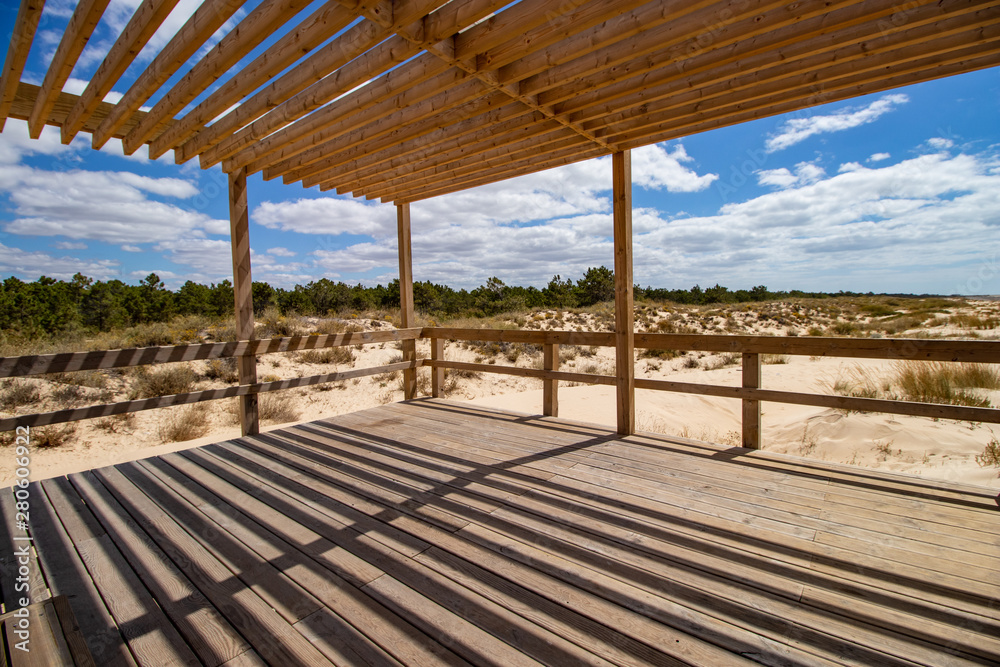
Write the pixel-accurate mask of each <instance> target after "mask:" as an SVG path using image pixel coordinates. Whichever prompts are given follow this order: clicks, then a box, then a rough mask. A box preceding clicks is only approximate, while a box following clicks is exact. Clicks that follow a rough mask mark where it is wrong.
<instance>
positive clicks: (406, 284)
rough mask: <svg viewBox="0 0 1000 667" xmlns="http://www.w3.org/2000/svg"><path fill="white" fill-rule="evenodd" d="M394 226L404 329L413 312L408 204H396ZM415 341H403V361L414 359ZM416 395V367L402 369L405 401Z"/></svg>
mask: <svg viewBox="0 0 1000 667" xmlns="http://www.w3.org/2000/svg"><path fill="white" fill-rule="evenodd" d="M396 228H397V232H398V234H399V319H400V325H401V326H402V327H403V328H404V329H409V328H410V327H412V326H414V323H415V320H416V317H415V316H414V313H413V258H412V253H411V250H410V205H409V204H396ZM416 359H417V341H415V340H404V341H403V361H416ZM416 395H417V369H416V368H408V369H406V370H404V371H403V398H404V399H405V400H407V401H409V400H410V399H413V398H415V397H416Z"/></svg>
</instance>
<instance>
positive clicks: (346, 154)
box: [251, 80, 528, 183]
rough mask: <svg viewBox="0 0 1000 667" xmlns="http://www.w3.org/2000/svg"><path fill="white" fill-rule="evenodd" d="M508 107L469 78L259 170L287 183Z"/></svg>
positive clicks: (494, 114)
mask: <svg viewBox="0 0 1000 667" xmlns="http://www.w3.org/2000/svg"><path fill="white" fill-rule="evenodd" d="M504 105H507V106H506V107H504V111H501V109H500V107H502V106H504ZM513 106H515V105H511V104H510V98H509V97H507V96H506V95H502V94H500V93H493V94H487V95H483V87H482V84H481V83H480V82H478V81H476V80H469V81H466V82H465V83H463V84H461V85H460V86H456V87H455V88H452V89H450V90H448V91H446V92H445V93H442V94H441V95H438V96H435V97H432V98H430V99H427V100H424V101H423V102H420V103H418V104H417V105H415V106H413V107H409V108H408V109H399V110H397V111H394V112H393V113H391V114H389V115H388V116H385V117H382V118H379V119H378V120H376V121H373V122H372V123H369V124H367V125H365V126H364V127H361V128H358V129H356V130H353V131H351V132H349V133H347V134H344V135H340V136H338V137H336V138H334V139H331V140H329V141H326V142H324V143H321V144H318V145H317V146H315V147H314V148H311V149H309V150H307V151H303V152H302V153H299V154H297V155H293V156H292V157H290V158H287V159H285V160H282V161H280V162H277V163H275V164H274V165H272V166H270V167H268V168H267V169H265V170H264V178H265V179H267V180H270V179H272V178H275V177H277V176H281V177H282V178H283V180H284V182H285V183H291V182H293V181H297V180H300V179H301V178H302V177H303V176H305V175H307V174H312V173H319V172H321V171H327V170H329V169H331V168H333V167H335V166H336V165H339V164H343V163H344V162H348V161H350V160H352V159H354V158H355V157H357V154H359V153H363V154H365V155H370V154H372V152H374V151H377V152H380V153H381V152H384V151H386V150H389V149H391V148H392V147H393V146H396V145H398V144H401V143H403V142H405V141H418V140H419V139H420V138H421V137H425V136H427V135H428V134H431V133H434V132H436V131H438V130H439V129H441V128H451V127H454V126H455V125H456V124H459V123H461V122H464V121H465V120H466V119H469V118H471V117H473V116H479V115H480V114H484V117H489V118H492V119H493V120H494V121H496V120H499V119H500V115H499V114H501V113H505V110H506V108H507V107H513ZM516 107H517V109H518V111H517V113H520V114H523V113H526V112H527V111H528V110H527V109H524V107H523V106H522V105H516ZM404 118H405V119H406V122H405V123H404V122H403V119H404ZM424 141H425V142H426V141H428V140H424ZM255 166H257V165H256V163H251V168H253V167H255Z"/></svg>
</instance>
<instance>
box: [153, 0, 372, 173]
mask: <svg viewBox="0 0 1000 667" xmlns="http://www.w3.org/2000/svg"><path fill="white" fill-rule="evenodd" d="M356 18H357V17H356V16H355V15H354V13H353V12H351V11H349V10H348V9H346V8H344V7H343V5H341V4H340V3H339V2H337V1H336V0H329V2H327V3H326V4H325V5H323V6H322V7H320V8H319V9H317V10H316V11H315V12H313V13H312V14H311V15H310V16H309V17H308V18H306V19H305V20H304V21H302V22H301V23H300V24H299V25H298V26H297V27H296V28H295V29H294V30H292V31H290V32H288V33H287V34H285V35H284V36H283V37H282V38H281V39H279V40H278V41H277V42H275V43H274V44H273V45H271V48H269V49H268V50H267V51H265V52H264V53H262V54H260V55H259V56H257V58H256V59H254V61H253V62H252V63H250V64H249V65H247V66H246V67H244V68H243V69H241V70H240V71H238V72H236V73H235V74H233V76H232V77H230V78H229V80H228V81H226V82H225V83H223V84H222V85H221V86H219V88H217V89H216V90H215V91H214V92H212V94H211V95H209V96H208V97H207V98H205V99H204V100H203V101H202V102H201V103H199V104H198V106H196V107H195V108H194V109H192V110H191V111H190V112H188V113H187V114H186V115H185V116H184V117H183V118H180V119H178V120H177V122H176V123H174V125H173V126H172V127H171V128H170V130H167V131H164V132H162V133H161V134H160V135H159V136H158V137H156V139H154V140H153V141H152V143H151V144H150V147H149V156H150V157H151V158H154V159H155V158H158V157H159V156H161V155H163V154H164V153H166V152H167V151H168V150H170V149H171V148H176V147H178V146H180V145H181V144H182V143H184V142H185V141H187V140H188V139H189V138H191V137H192V136H193V135H194V134H195V133H196V132H198V131H200V130H203V129H204V128H205V126H206V125H207V124H208V123H209V122H211V121H212V120H213V119H215V118H216V117H218V116H219V114H221V113H222V112H224V111H225V110H226V109H228V108H229V107H231V106H233V105H234V104H235V103H236V102H238V101H239V100H241V99H243V98H244V97H246V96H247V95H249V94H251V93H252V92H253V91H255V90H256V89H258V88H260V87H261V86H262V85H264V84H265V83H267V82H268V81H270V80H271V79H273V78H274V77H276V76H278V75H279V74H281V72H283V71H285V69H287V68H288V66H289V65H291V64H292V63H294V62H295V61H296V60H299V59H300V58H303V57H305V56H306V55H307V54H309V53H310V52H312V51H313V50H314V49H315V48H316V47H318V46H319V45H320V44H322V43H323V42H325V41H326V40H327V39H329V38H330V37H332V36H333V35H335V34H336V33H338V32H340V31H341V30H343V29H344V28H346V27H347V26H348V25H349V24H350V23H351V22H352V21H354V20H355V19H356ZM175 156H176V160H177V162H178V163H179V162H182V161H183V160H182V159H181V158H182V156H181V154H180V153H179V152H175Z"/></svg>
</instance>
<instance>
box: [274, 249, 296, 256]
mask: <svg viewBox="0 0 1000 667" xmlns="http://www.w3.org/2000/svg"><path fill="white" fill-rule="evenodd" d="M267 253H268V254H269V255H274V256H275V257H295V255H296V253H294V252H292V251H291V250H289V249H288V248H280V247H279V248H269V249H268V251H267Z"/></svg>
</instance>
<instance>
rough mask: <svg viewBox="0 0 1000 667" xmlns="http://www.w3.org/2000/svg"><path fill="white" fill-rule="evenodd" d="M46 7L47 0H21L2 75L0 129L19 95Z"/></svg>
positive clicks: (0, 80)
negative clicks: (29, 53)
mask: <svg viewBox="0 0 1000 667" xmlns="http://www.w3.org/2000/svg"><path fill="white" fill-rule="evenodd" d="M44 7H45V0H21V7H20V8H19V9H18V10H17V22H16V23H15V24H14V33H13V34H12V35H11V37H10V45H9V46H8V47H7V58H6V60H4V65H3V76H2V77H0V131H2V130H3V128H4V124H5V123H6V122H7V118H8V116H9V115H10V109H11V106H12V105H13V104H14V99H15V98H16V97H17V88H18V83H19V82H20V81H21V73H22V72H23V71H24V65H25V63H26V62H27V61H28V52H29V51H30V50H31V43H32V42H33V41H34V40H35V31H36V30H37V29H38V20H39V19H40V18H42V9H43V8H44Z"/></svg>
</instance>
